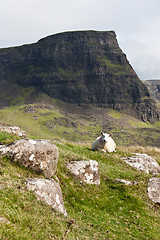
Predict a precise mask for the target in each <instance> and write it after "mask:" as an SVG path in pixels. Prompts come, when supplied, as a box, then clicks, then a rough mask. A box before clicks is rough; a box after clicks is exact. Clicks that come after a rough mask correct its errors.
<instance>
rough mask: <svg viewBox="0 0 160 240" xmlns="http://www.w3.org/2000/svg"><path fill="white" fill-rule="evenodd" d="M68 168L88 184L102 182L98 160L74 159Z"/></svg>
mask: <svg viewBox="0 0 160 240" xmlns="http://www.w3.org/2000/svg"><path fill="white" fill-rule="evenodd" d="M67 168H68V169H69V170H70V172H71V173H72V174H73V175H75V176H76V177H78V178H79V179H80V180H82V181H83V182H85V183H87V184H96V185H99V184H100V180H99V172H98V163H97V161H94V160H89V161H72V162H70V163H69V164H68V165H67Z"/></svg>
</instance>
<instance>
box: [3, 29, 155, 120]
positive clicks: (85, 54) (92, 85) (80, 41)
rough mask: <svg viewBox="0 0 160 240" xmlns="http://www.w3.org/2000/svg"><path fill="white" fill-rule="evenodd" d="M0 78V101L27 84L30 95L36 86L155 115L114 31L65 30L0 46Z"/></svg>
mask: <svg viewBox="0 0 160 240" xmlns="http://www.w3.org/2000/svg"><path fill="white" fill-rule="evenodd" d="M0 84H1V90H0V91H1V92H0V100H1V107H2V105H8V104H9V103H10V101H11V100H13V99H15V98H16V97H17V95H20V94H21V92H23V90H22V89H26V88H32V90H33V91H32V96H33V95H34V94H36V93H40V92H42V93H45V94H47V95H49V96H50V97H52V98H56V99H61V100H63V101H65V102H68V103H73V104H77V105H81V106H83V105H89V104H92V105H94V106H97V107H109V108H113V109H117V110H121V109H124V110H126V111H127V109H130V110H132V113H133V112H134V113H136V114H137V116H138V117H139V118H141V119H142V120H144V121H148V120H149V121H155V120H158V119H159V114H158V111H157V109H156V106H155V103H154V101H153V100H152V99H151V98H150V94H149V92H148V89H147V88H146V86H145V85H144V84H143V83H142V82H141V81H140V79H139V78H138V76H137V75H136V73H135V71H134V70H133V68H132V66H131V65H130V64H129V62H128V60H127V58H126V55H125V54H124V53H123V52H122V50H121V49H120V47H119V45H118V42H117V39H116V34H115V32H114V31H104V32H102V31H100V32H97V31H77V32H65V33H60V34H55V35H51V36H48V37H46V38H43V39H41V40H39V41H38V42H37V43H34V44H30V45H24V46H20V47H14V48H7V49H0ZM6 86H7V87H6ZM11 86H12V89H13V92H15V95H14V94H13V93H12V90H11V89H10V88H11ZM4 89H7V90H6V93H7V95H10V97H9V98H8V99H7V98H6V96H5V95H4ZM9 89H10V90H9ZM14 89H15V90H14ZM2 90H3V91H2ZM11 93H12V94H11ZM11 95H12V99H11ZM32 96H31V94H30V95H29V93H28V95H27V97H26V95H25V96H24V97H25V98H27V99H30V98H31V97H32ZM144 108H145V111H144Z"/></svg>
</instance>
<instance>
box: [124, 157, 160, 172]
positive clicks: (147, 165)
mask: <svg viewBox="0 0 160 240" xmlns="http://www.w3.org/2000/svg"><path fill="white" fill-rule="evenodd" d="M122 159H123V160H124V161H125V162H126V163H127V164H129V165H130V166H132V167H134V168H136V169H137V170H139V171H142V172H145V173H148V174H149V173H151V174H154V175H157V174H159V173H160V166H159V164H158V163H157V162H156V160H155V159H154V158H152V157H150V156H148V155H147V154H141V153H135V155H134V156H132V157H129V158H122Z"/></svg>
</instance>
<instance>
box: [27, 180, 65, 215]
mask: <svg viewBox="0 0 160 240" xmlns="http://www.w3.org/2000/svg"><path fill="white" fill-rule="evenodd" d="M26 186H27V189H28V190H31V191H33V192H34V193H35V195H36V197H37V199H38V200H41V201H43V202H45V203H46V204H48V205H49V206H51V207H52V209H53V210H54V211H56V212H57V211H58V212H60V213H62V214H64V215H65V216H67V212H66V209H65V207H64V203H63V197H62V193H61V188H60V185H59V183H57V182H56V181H55V180H53V179H42V178H35V179H27V180H26Z"/></svg>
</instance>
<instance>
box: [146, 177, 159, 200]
mask: <svg viewBox="0 0 160 240" xmlns="http://www.w3.org/2000/svg"><path fill="white" fill-rule="evenodd" d="M148 196H149V198H150V199H151V200H152V201H153V202H154V203H158V204H160V178H151V179H150V180H149V183H148Z"/></svg>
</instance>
